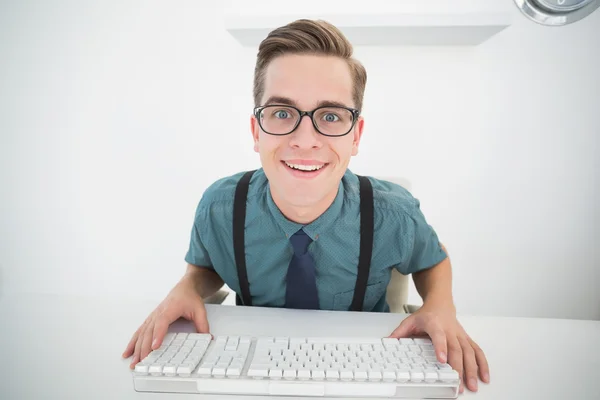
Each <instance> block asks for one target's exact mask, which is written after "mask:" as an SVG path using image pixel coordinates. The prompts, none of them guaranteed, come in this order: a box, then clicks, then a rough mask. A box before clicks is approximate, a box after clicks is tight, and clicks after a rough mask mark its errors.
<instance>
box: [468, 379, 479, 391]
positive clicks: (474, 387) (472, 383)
mask: <svg viewBox="0 0 600 400" xmlns="http://www.w3.org/2000/svg"><path fill="white" fill-rule="evenodd" d="M469 386H471V389H472V390H477V379H475V378H471V379H469Z"/></svg>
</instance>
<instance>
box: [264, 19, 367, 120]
mask: <svg viewBox="0 0 600 400" xmlns="http://www.w3.org/2000/svg"><path fill="white" fill-rule="evenodd" d="M352 53H353V48H352V44H351V43H350V42H349V41H348V39H347V38H346V37H345V36H344V34H343V33H342V32H341V31H340V30H339V29H338V28H337V27H335V26H334V25H332V24H330V23H329V22H326V21H322V20H309V19H299V20H297V21H294V22H291V23H289V24H287V25H284V26H281V27H279V28H276V29H275V30H273V31H271V32H270V33H269V35H268V36H267V37H266V38H265V39H264V40H263V41H262V42H261V43H260V46H259V48H258V56H257V60H256V67H255V69H254V105H255V106H259V105H261V104H260V101H261V99H262V96H263V94H264V83H265V74H266V70H267V67H268V66H269V63H270V62H271V61H273V59H275V58H276V57H278V56H282V55H284V54H314V55H325V56H335V57H340V58H342V59H344V60H346V62H347V63H348V66H349V68H350V73H351V76H352V81H353V84H354V87H353V92H352V97H353V100H354V103H355V107H356V108H357V109H358V110H361V109H362V104H363V97H364V92H365V86H366V83H367V72H366V70H365V68H364V66H363V65H362V64H361V63H360V62H359V61H358V60H356V59H354V58H353V57H352Z"/></svg>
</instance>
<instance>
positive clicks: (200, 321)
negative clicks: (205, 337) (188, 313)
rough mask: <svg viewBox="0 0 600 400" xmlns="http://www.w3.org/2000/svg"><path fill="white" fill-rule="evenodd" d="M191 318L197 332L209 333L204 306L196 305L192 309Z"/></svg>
mask: <svg viewBox="0 0 600 400" xmlns="http://www.w3.org/2000/svg"><path fill="white" fill-rule="evenodd" d="M192 319H193V320H194V325H195V326H196V330H197V331H198V333H210V327H209V325H208V319H207V318H206V308H204V306H198V308H196V310H194V314H193V315H192Z"/></svg>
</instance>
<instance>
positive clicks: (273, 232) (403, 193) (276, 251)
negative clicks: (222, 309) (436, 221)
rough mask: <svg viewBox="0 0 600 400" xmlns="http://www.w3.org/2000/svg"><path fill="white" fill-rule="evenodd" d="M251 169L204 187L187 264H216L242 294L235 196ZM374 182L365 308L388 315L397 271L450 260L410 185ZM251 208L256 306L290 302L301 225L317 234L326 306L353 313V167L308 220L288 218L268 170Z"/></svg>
mask: <svg viewBox="0 0 600 400" xmlns="http://www.w3.org/2000/svg"><path fill="white" fill-rule="evenodd" d="M243 174H244V172H240V173H237V174H235V175H232V176H229V177H226V178H223V179H220V180H218V181H216V182H215V183H213V184H212V185H210V186H209V188H208V189H207V190H206V191H205V192H204V194H203V195H202V198H201V199H200V202H199V204H198V207H197V209H196V214H195V220H194V224H193V227H192V232H191V240H190V244H189V249H188V252H187V254H186V256H185V260H186V262H188V263H190V264H192V265H196V266H200V267H206V268H212V269H214V270H215V271H216V273H217V274H218V275H219V276H220V277H221V278H222V279H223V281H224V282H225V283H226V284H227V286H229V287H230V288H231V289H232V290H234V291H235V292H236V293H238V294H240V293H241V290H240V285H239V280H238V276H237V269H236V262H235V255H234V250H233V228H232V227H233V201H234V194H235V189H236V185H237V183H238V181H239V179H240V178H241V177H242V175H243ZM369 179H370V181H371V184H372V186H373V201H374V228H375V231H374V239H373V255H372V261H371V268H370V274H369V279H368V286H367V290H366V294H365V299H364V305H363V306H364V310H365V311H375V312H388V311H389V306H388V304H387V302H386V299H385V295H386V288H387V285H388V283H389V280H390V275H391V271H392V268H395V269H397V270H398V271H399V272H400V273H402V274H411V273H414V272H417V271H421V270H424V269H427V268H431V267H433V266H435V265H437V264H438V263H440V262H441V261H442V260H444V259H445V258H446V253H445V252H444V250H443V249H442V247H441V244H440V242H439V240H438V237H437V235H436V233H435V231H434V230H433V229H432V227H431V226H430V225H429V224H428V223H427V221H426V219H425V217H424V216H423V214H422V212H421V210H420V203H419V201H418V200H417V199H415V198H414V197H413V196H412V195H411V194H410V193H409V192H408V191H407V190H406V189H404V188H403V187H401V186H399V185H396V184H393V183H390V182H387V181H382V180H378V179H375V178H372V177H369ZM246 207H247V209H246V231H245V238H246V250H245V251H246V267H247V271H248V281H249V285H250V293H251V295H252V304H253V305H255V306H263V307H283V306H284V304H285V291H286V273H287V269H288V266H289V263H290V260H291V257H292V254H293V251H292V246H291V244H290V241H289V238H290V237H291V236H292V235H293V234H294V233H295V232H296V231H298V230H299V229H300V228H303V229H304V231H305V232H306V233H307V234H308V235H309V236H310V237H311V238H312V239H313V242H312V243H311V244H310V246H309V248H308V251H309V252H310V253H311V255H312V257H313V258H314V260H315V264H316V275H317V289H318V293H319V304H320V308H321V309H323V310H349V308H350V305H351V303H352V299H353V296H354V288H355V284H356V277H357V274H358V258H359V249H360V191H359V181H358V177H357V176H356V175H355V174H354V173H352V172H351V171H350V170H347V171H346V173H345V174H344V176H343V178H342V180H341V182H340V185H339V189H338V193H337V196H336V198H335V200H334V202H333V203H332V204H331V206H330V207H329V208H328V209H327V210H326V211H325V212H324V213H323V214H322V215H321V216H320V217H319V218H317V219H316V220H315V221H313V222H311V223H310V224H308V225H302V224H298V223H295V222H292V221H290V220H289V219H287V218H286V217H285V216H284V215H283V214H282V213H281V211H280V210H279V209H278V208H277V206H276V204H275V203H274V201H273V198H272V197H271V192H270V190H269V182H268V180H267V178H266V176H265V174H264V171H263V170H262V169H259V170H257V171H256V172H255V173H254V175H253V176H252V179H251V181H250V187H249V190H248V196H247V206H246Z"/></svg>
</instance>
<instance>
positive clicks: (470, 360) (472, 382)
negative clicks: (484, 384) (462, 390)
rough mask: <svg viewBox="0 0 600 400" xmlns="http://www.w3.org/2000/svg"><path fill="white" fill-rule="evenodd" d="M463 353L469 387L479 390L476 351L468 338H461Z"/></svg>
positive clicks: (474, 390) (466, 380)
mask: <svg viewBox="0 0 600 400" xmlns="http://www.w3.org/2000/svg"><path fill="white" fill-rule="evenodd" d="M459 342H460V346H461V349H462V353H463V364H464V370H465V372H464V376H465V383H466V385H467V388H468V389H469V390H470V391H472V392H476V391H477V361H476V360H475V351H474V350H473V347H472V346H471V344H470V343H469V341H468V340H467V339H466V338H464V337H463V338H460V339H459Z"/></svg>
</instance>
